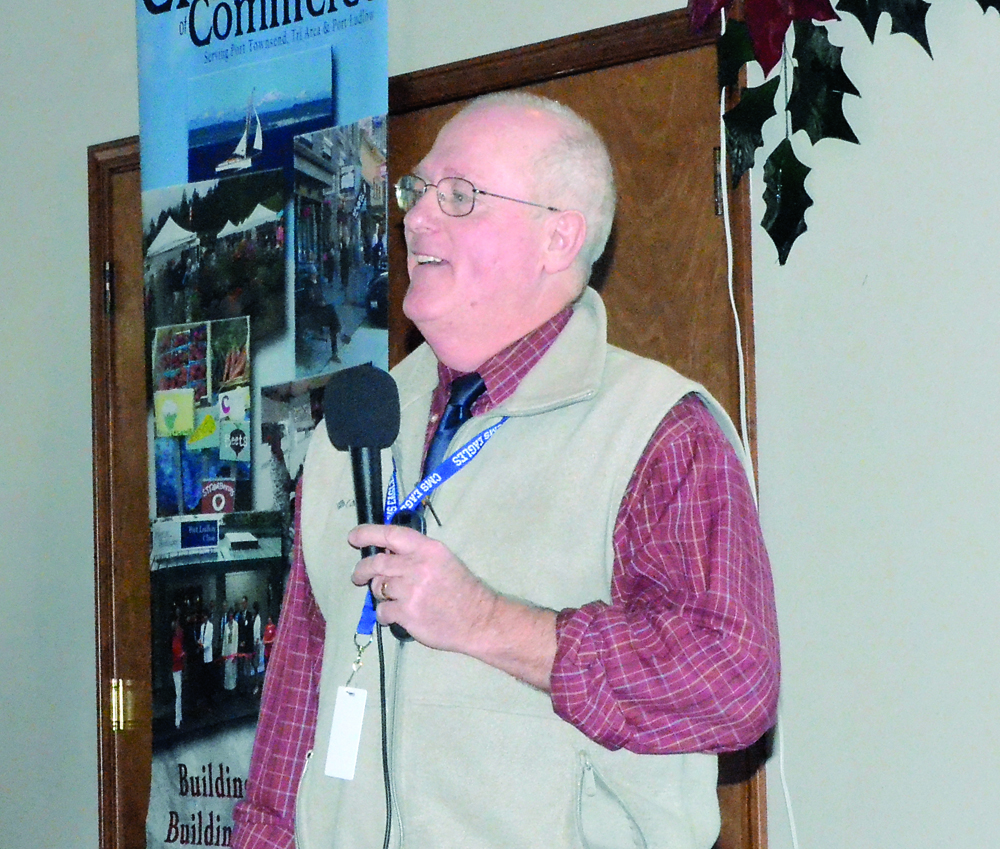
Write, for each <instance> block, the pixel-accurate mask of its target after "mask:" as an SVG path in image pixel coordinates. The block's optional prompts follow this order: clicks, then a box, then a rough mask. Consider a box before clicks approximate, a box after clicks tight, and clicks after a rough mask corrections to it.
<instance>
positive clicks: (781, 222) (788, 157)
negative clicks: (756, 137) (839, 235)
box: [760, 139, 813, 265]
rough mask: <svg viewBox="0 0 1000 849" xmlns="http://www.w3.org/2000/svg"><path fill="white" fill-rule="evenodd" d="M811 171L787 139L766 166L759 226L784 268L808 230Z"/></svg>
mask: <svg viewBox="0 0 1000 849" xmlns="http://www.w3.org/2000/svg"><path fill="white" fill-rule="evenodd" d="M809 171H810V169H809V168H807V167H806V166H805V165H803V164H802V163H801V162H799V160H798V159H797V158H796V156H795V152H794V151H793V150H792V143H791V142H790V141H789V140H788V139H784V140H782V141H781V143H780V144H778V146H777V147H776V148H775V149H774V150H773V151H771V155H770V156H769V157H768V158H767V162H765V163H764V203H765V204H766V209H765V211H764V218H763V219H762V220H761V222H760V223H761V226H763V228H764V230H766V231H767V234H768V235H769V236H770V237H771V241H772V242H774V246H775V247H776V248H777V249H778V262H779V263H780V264H781V265H784V264H785V260H787V259H788V252H789V251H790V250H791V249H792V243H793V242H794V241H795V240H796V239H797V238H798V237H799V236H801V235H802V234H803V233H805V231H806V219H805V215H806V210H807V209H808V208H809V207H810V206H812V203H813V200H812V198H811V197H809V195H808V194H807V193H806V187H805V182H806V176H807V175H808V174H809Z"/></svg>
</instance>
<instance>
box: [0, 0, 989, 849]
mask: <svg viewBox="0 0 1000 849" xmlns="http://www.w3.org/2000/svg"><path fill="white" fill-rule="evenodd" d="M36 5H37V4H32V3H29V2H27V0H12V2H11V0H8V3H7V5H6V6H5V15H4V19H5V21H6V22H7V24H8V28H9V29H8V32H7V33H6V34H5V38H4V49H3V51H0V79H2V80H3V95H2V104H0V112H2V116H3V117H2V119H0V186H3V191H2V192H0V221H2V222H3V225H4V226H3V227H2V228H0V256H2V257H3V263H2V272H0V275H2V276H0V280H2V293H3V306H4V308H3V310H2V311H0V392H2V397H4V398H5V399H7V400H6V403H5V406H4V409H5V411H7V418H8V432H9V433H11V434H13V439H12V440H8V442H7V450H6V451H3V452H2V453H0V480H2V481H3V484H2V486H0V598H3V599H4V602H5V604H4V612H5V615H4V620H3V631H4V636H5V639H6V645H5V646H4V648H3V649H2V650H0V658H2V660H0V705H2V706H3V708H4V721H3V726H2V727H3V733H2V734H0V765H2V767H3V768H2V769H0V846H3V847H5V849H8V847H9V849H39V847H77V846H81V847H85V846H95V845H96V842H97V822H96V793H97V779H96V755H95V747H96V736H95V731H94V727H95V716H94V704H95V701H94V680H95V674H94V630H93V629H94V623H93V613H92V611H93V577H92V575H93V562H92V561H93V546H92V531H91V522H92V512H91V456H90V389H89V386H90V374H89V356H90V352H89V315H88V273H89V271H88V253H87V252H88V247H87V206H86V155H85V149H86V146H87V145H88V144H92V143H95V142H99V141H105V140H108V139H112V138H117V137H121V136H125V135H131V134H133V133H135V132H136V131H137V128H138V119H137V108H136V97H137V95H136V80H135V47H134V44H135V35H134V11H133V8H132V4H131V3H130V2H129V0H92V2H89V3H86V4H76V5H73V4H63V5H62V6H60V8H59V10H58V12H54V11H52V10H50V11H49V13H47V14H44V15H43V14H41V13H38V12H37V11H35V13H34V15H32V14H31V12H32V10H35V9H36ZM679 5H681V4H680V3H679V2H676V0H662V2H653V0H618V2H616V3H614V4H611V3H606V2H601V1H600V0H549V2H543V0H516V2H515V0H512V2H509V3H506V4H497V3H492V2H488V0H464V2H463V1H462V0H419V2H418V0H392V6H391V10H390V70H391V72H392V73H401V72H405V71H409V70H414V69H417V68H421V67H427V66H430V65H435V64H439V63H441V62H446V61H453V60H456V59H461V58H466V57H467V56H470V55H475V54H479V53H484V52H489V51H493V50H499V49H503V48H506V47H511V46H516V45H518V44H525V43H530V42H533V41H538V40H541V39H545V38H551V37H555V36H560V35H565V34H568V33H570V32H575V31H581V30H586V29H589V28H592V27H597V26H603V25H605V24H609V23H615V22H618V21H621V20H628V19H632V18H636V17H642V16H644V15H648V14H654V13H657V12H660V11H664V10H666V9H669V8H673V7H677V6H679ZM928 21H929V32H930V40H931V45H932V47H933V48H934V52H935V56H936V58H935V59H934V61H933V62H932V61H931V60H930V59H928V58H927V57H926V55H925V54H924V53H923V52H922V51H921V50H920V49H919V48H918V47H916V45H915V44H913V43H912V42H911V41H910V39H908V38H907V37H906V36H903V35H896V36H890V35H889V33H888V27H887V26H886V25H885V22H884V21H883V26H882V29H881V30H880V33H879V36H878V39H877V42H878V43H877V45H876V46H875V47H872V46H871V45H870V44H869V43H868V41H867V39H866V38H865V36H864V35H863V33H862V31H861V29H860V26H859V25H858V24H857V22H856V21H854V19H853V18H850V17H846V20H845V21H843V22H841V23H839V24H834V25H832V27H831V33H832V38H833V40H834V41H835V42H837V43H840V44H845V45H846V46H847V50H846V51H845V57H844V64H845V67H846V69H847V71H848V74H849V75H850V76H851V78H852V79H853V80H854V82H855V83H856V84H857V86H858V88H859V89H860V90H861V92H862V94H863V99H861V100H858V99H856V98H848V99H847V106H846V110H847V113H848V116H849V118H850V120H851V122H852V124H853V126H854V128H855V130H856V131H857V133H858V135H859V136H860V137H861V142H862V143H861V145H860V146H859V147H856V146H852V145H846V144H842V143H839V142H832V141H827V142H823V143H821V144H820V145H819V146H818V148H816V149H813V150H809V149H808V146H806V149H804V150H803V151H802V156H803V158H804V159H805V160H806V162H807V164H809V165H810V166H813V168H814V171H813V173H812V175H811V176H810V178H809V182H808V184H807V185H808V188H809V191H810V193H811V194H812V196H813V198H814V199H815V201H816V205H815V206H814V207H813V208H812V209H811V210H810V211H809V213H808V219H807V220H808V223H809V228H810V229H809V231H808V232H807V233H806V234H805V235H804V236H803V237H802V238H800V240H799V242H798V243H797V244H796V245H795V247H794V248H793V250H792V254H791V257H790V259H789V261H788V264H787V265H786V266H785V267H784V268H779V267H778V266H777V263H776V259H775V253H774V249H773V247H772V246H771V245H770V243H769V240H768V237H767V236H766V234H764V233H762V232H760V231H757V232H755V233H754V237H755V244H754V253H755V263H754V266H755V267H754V275H755V281H754V286H755V310H756V322H757V325H756V335H757V351H758V363H757V364H758V372H757V386H758V416H759V425H760V465H761V468H760V484H761V504H762V513H763V520H764V524H765V530H766V532H767V535H768V540H769V545H770V548H771V552H772V558H773V562H774V569H775V577H776V582H777V589H778V601H779V608H780V616H781V625H782V636H783V643H784V650H783V651H784V662H785V681H784V695H783V727H784V736H785V744H786V762H787V775H788V779H789V783H790V789H791V791H792V794H793V798H794V801H795V810H796V813H797V817H798V826H799V836H800V839H801V843H802V846H803V847H804V849H805V847H809V849H842V848H843V847H851V849H864V847H876V846H878V847H885V846H907V847H937V846H940V845H943V844H944V843H945V841H946V840H948V839H949V838H950V839H951V840H952V841H953V842H955V843H956V844H959V845H968V846H990V845H994V843H995V834H996V833H997V831H998V829H997V825H998V824H997V819H998V817H1000V813H998V812H1000V804H998V801H1000V792H998V791H1000V779H998V778H997V776H996V768H995V765H996V763H997V762H998V761H1000V741H998V738H997V734H996V732H995V731H994V730H993V726H992V720H993V719H994V714H995V712H996V707H997V705H998V703H1000V701H998V699H997V685H996V684H995V683H994V678H993V677H992V675H991V672H992V668H991V667H992V664H991V663H990V662H989V655H988V653H989V652H990V650H991V649H992V648H993V647H994V646H996V645H998V644H1000V640H998V639H997V638H998V630H1000V628H998V626H997V625H996V624H994V623H995V620H996V617H995V616H993V615H991V614H992V612H993V611H992V607H993V604H992V602H993V599H994V598H995V597H996V596H997V595H998V591H1000V586H998V585H1000V577H998V575H1000V570H998V571H997V572H991V570H990V568H989V567H990V566H995V565H996V561H997V559H998V558H997V555H996V554H995V553H994V551H993V547H992V546H991V545H990V543H991V541H992V539H991V538H992V531H993V527H994V526H995V524H996V523H997V520H998V513H1000V511H998V509H997V508H998V502H1000V496H998V495H997V494H996V493H997V487H996V485H995V484H994V481H995V480H997V479H1000V460H998V459H997V456H996V451H995V450H994V440H993V439H991V438H990V437H991V429H992V425H993V422H995V421H997V419H998V416H997V413H998V412H1000V411H998V407H1000V400H998V399H1000V392H998V385H997V383H998V378H997V377H996V369H995V368H994V365H993V364H994V363H995V362H996V361H997V360H998V359H1000V333H998V330H1000V322H998V320H997V318H996V316H997V314H998V312H1000V311H998V310H997V305H996V301H997V298H998V296H997V289H996V284H997V282H998V276H1000V275H998V274H997V272H996V271H995V269H994V263H993V257H992V256H991V255H990V253H991V252H990V248H991V247H992V239H993V233H994V231H996V230H997V229H998V225H1000V214H998V213H997V212H996V211H995V207H996V198H997V197H998V196H1000V192H998V188H1000V185H998V182H1000V177H998V176H997V175H996V170H995V168H994V163H993V158H994V157H993V152H994V150H995V149H996V147H997V142H996V138H995V134H996V128H997V127H1000V120H998V119H1000V114H998V113H1000V106H998V105H997V104H996V103H995V102H991V101H990V100H989V99H988V98H989V97H990V92H991V88H990V86H989V83H990V82H991V81H992V78H993V75H994V73H995V71H996V69H997V68H998V67H1000V47H998V45H1000V24H998V18H997V14H996V12H991V13H990V14H989V15H986V16H983V15H982V13H981V11H980V9H979V6H978V5H976V3H975V0H936V2H935V5H934V7H933V8H932V10H931V13H930V15H929V17H928ZM768 130H769V133H770V134H771V135H773V133H775V132H780V129H778V127H777V124H776V123H775V124H774V125H773V128H772V125H769V126H768ZM754 176H755V178H756V179H757V185H758V187H759V185H760V177H761V173H760V169H759V168H758V169H757V170H756V172H755V175H754ZM758 207H759V204H758ZM761 212H762V209H761V208H758V209H756V210H755V213H754V214H755V219H759V217H760V214H761ZM14 410H16V411H17V414H18V415H17V416H14V415H13V411H14ZM984 655H985V658H984V657H983V656H984ZM776 775H777V769H776V768H772V769H771V771H770V776H771V778H772V782H771V784H772V787H771V791H772V792H771V805H770V816H771V820H772V837H771V845H772V847H775V849H785V847H788V846H790V845H791V844H790V839H789V837H788V829H787V824H786V822H785V819H784V814H783V811H782V806H781V798H780V790H779V788H778V787H777V785H776V782H775V781H774V779H775V777H776Z"/></svg>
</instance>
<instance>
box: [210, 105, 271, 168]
mask: <svg viewBox="0 0 1000 849" xmlns="http://www.w3.org/2000/svg"><path fill="white" fill-rule="evenodd" d="M255 92H256V89H254V91H251V92H250V100H249V101H248V102H247V118H246V123H245V124H244V127H243V135H242V136H240V140H239V141H238V142H237V143H236V147H235V148H234V149H233V155H232V156H230V157H229V158H228V159H224V160H223V161H222V162H220V163H219V164H218V165H216V166H215V171H216V173H223V172H226V171H245V170H246V169H247V168H249V167H250V166H251V165H252V164H253V157H254V156H256V155H257V154H259V153H260V152H261V151H262V150H263V149H264V131H263V128H262V127H261V124H260V115H258V114H257V107H256V106H254V93H255ZM251 127H253V143H252V145H251V143H250V129H251ZM248 146H250V150H249V152H248V150H247V147H248Z"/></svg>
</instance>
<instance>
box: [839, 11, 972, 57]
mask: <svg viewBox="0 0 1000 849" xmlns="http://www.w3.org/2000/svg"><path fill="white" fill-rule="evenodd" d="M984 1H985V0H979V2H980V5H982V3H983V2H984ZM930 7H931V4H930V3H925V2H924V0H840V2H838V3H837V8H838V9H840V10H841V11H842V12H847V13H848V14H851V15H854V17H856V18H857V19H858V20H859V21H861V26H862V27H864V30H865V32H866V33H867V34H868V40H869V41H871V43H872V44H874V43H875V30H876V28H877V27H878V19H879V17H881V15H882V13H883V12H885V13H886V14H887V15H889V17H890V18H892V32H893V33H897V32H905V33H906V34H907V35H909V36H911V37H912V38H913V39H914V40H915V41H916V42H917V44H919V45H920V46H921V47H923V48H924V50H926V51H927V55H928V56H931V57H932V58H933V54H932V53H931V45H930V42H929V41H928V40H927V20H926V19H927V10H928V9H929V8H930ZM983 11H985V7H984V8H983Z"/></svg>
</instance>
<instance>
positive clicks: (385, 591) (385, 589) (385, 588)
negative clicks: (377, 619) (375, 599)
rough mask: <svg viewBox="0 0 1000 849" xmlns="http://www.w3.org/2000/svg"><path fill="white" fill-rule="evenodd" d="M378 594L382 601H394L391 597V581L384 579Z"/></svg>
mask: <svg viewBox="0 0 1000 849" xmlns="http://www.w3.org/2000/svg"><path fill="white" fill-rule="evenodd" d="M378 594H379V595H380V596H381V597H382V601H394V599H393V597H392V596H391V595H389V579H388V578H383V579H382V583H381V584H379V588H378Z"/></svg>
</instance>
